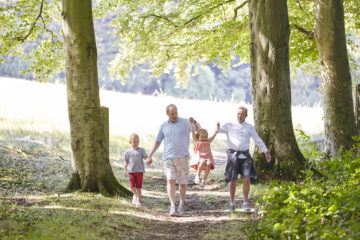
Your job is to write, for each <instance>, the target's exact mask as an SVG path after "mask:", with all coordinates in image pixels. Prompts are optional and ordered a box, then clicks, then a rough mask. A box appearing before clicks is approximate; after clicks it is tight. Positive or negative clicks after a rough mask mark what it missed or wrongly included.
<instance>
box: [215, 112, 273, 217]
mask: <svg viewBox="0 0 360 240" xmlns="http://www.w3.org/2000/svg"><path fill="white" fill-rule="evenodd" d="M246 117H247V108H245V107H239V108H238V112H237V122H228V123H225V124H224V125H222V126H220V129H219V133H225V134H226V135H227V145H228V149H227V150H226V153H227V157H228V159H227V163H226V167H225V182H226V183H229V191H230V208H229V211H230V212H234V211H235V192H236V186H237V183H238V175H239V174H241V177H242V184H243V192H244V202H243V204H242V206H241V208H242V209H244V210H249V209H250V207H249V202H248V196H249V191H250V179H251V178H256V171H255V167H254V164H253V159H252V158H251V156H250V153H249V147H250V138H253V139H254V141H255V143H256V145H257V146H258V147H259V148H260V150H261V152H263V153H265V156H266V160H267V162H270V161H271V156H270V153H269V151H268V149H267V147H266V146H265V144H264V142H263V141H262V140H261V138H260V137H259V135H258V134H257V132H256V130H255V128H254V126H252V125H251V124H249V123H247V122H245V118H246Z"/></svg>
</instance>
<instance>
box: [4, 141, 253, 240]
mask: <svg viewBox="0 0 360 240" xmlns="http://www.w3.org/2000/svg"><path fill="white" fill-rule="evenodd" d="M0 146H1V148H0V160H1V161H0V179H1V181H0V190H1V191H0V193H1V198H0V200H1V202H0V223H1V221H3V223H2V224H3V225H2V226H3V227H4V226H5V228H4V229H5V230H4V232H3V233H1V232H0V238H1V236H2V235H1V234H3V235H4V236H7V237H9V236H13V237H14V238H15V237H18V236H29V238H30V239H37V238H42V239H217V240H219V239H247V237H246V236H247V235H246V233H245V231H244V230H245V229H246V228H248V227H249V226H250V225H251V223H252V222H253V220H254V219H256V215H255V214H248V213H242V212H240V211H236V212H235V213H232V214H231V213H229V212H228V204H229V193H228V189H227V186H226V185H225V183H224V180H223V172H224V167H225V156H224V154H223V153H221V152H220V153H217V152H215V151H214V157H215V160H216V164H217V165H216V168H215V170H214V171H211V173H210V175H209V179H208V183H207V184H206V185H205V186H200V185H197V184H194V182H193V180H194V177H195V171H194V170H191V171H190V182H189V185H188V191H187V197H186V210H187V211H186V214H185V215H183V216H176V217H170V216H169V200H168V196H167V194H166V179H165V176H164V173H163V170H162V164H163V163H162V161H161V160H160V159H159V160H158V161H156V162H154V164H153V165H151V166H149V167H147V170H146V171H147V172H146V174H145V178H144V185H143V199H142V204H143V207H142V208H136V207H134V206H133V205H132V204H131V203H130V200H124V199H118V198H106V197H103V196H101V195H99V194H94V193H66V194H65V193H63V192H62V189H63V187H64V186H65V184H66V183H67V181H68V179H69V176H68V173H69V163H68V161H65V160H64V159H63V158H62V157H61V155H58V153H51V152H49V153H45V151H39V152H38V153H37V152H32V153H30V150H28V149H27V148H26V149H25V150H26V151H25V150H22V149H20V148H13V147H11V146H10V145H9V146H8V145H5V144H0ZM46 149H47V148H46ZM46 149H45V150H46ZM113 169H114V172H115V175H116V176H118V177H119V180H120V182H121V183H122V184H124V185H125V186H126V184H128V179H127V178H125V177H123V176H122V168H121V166H119V165H116V162H114V167H113ZM239 189H240V188H239ZM176 196H177V198H176V199H177V201H176V202H177V203H178V202H179V196H178V193H177V195H176ZM241 197H242V193H241V190H240V191H239V192H238V194H237V199H236V200H237V204H238V206H239V205H240V203H241V201H242V199H241ZM1 216H2V218H1ZM14 226H15V227H14ZM48 226H56V227H55V230H54V228H50V230H49V227H48ZM61 226H63V229H62V228H61ZM60 234H62V235H61V236H62V237H60V238H58V236H59V235H60ZM84 234H88V235H84ZM46 236H47V237H46ZM10 239H11V237H10ZM24 239H27V237H24Z"/></svg>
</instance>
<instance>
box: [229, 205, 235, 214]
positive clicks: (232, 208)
mask: <svg viewBox="0 0 360 240" xmlns="http://www.w3.org/2000/svg"><path fill="white" fill-rule="evenodd" d="M229 212H231V213H233V212H235V204H231V203H230V206H229Z"/></svg>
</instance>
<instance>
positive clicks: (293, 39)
mask: <svg viewBox="0 0 360 240" xmlns="http://www.w3.org/2000/svg"><path fill="white" fill-rule="evenodd" d="M343 6H344V20H345V28H346V29H345V32H346V33H347V39H346V40H347V47H348V57H349V62H350V70H351V74H352V77H353V80H354V81H355V82H358V81H359V80H360V78H359V76H360V75H359V74H360V73H359V63H358V56H357V53H358V52H359V44H358V40H356V38H358V37H359V36H360V35H359V33H360V32H359V30H360V11H359V9H360V8H359V7H360V2H359V1H353V0H345V1H343ZM288 9H289V23H290V26H291V36H290V63H291V67H292V69H293V70H294V73H296V72H297V71H298V70H300V69H301V68H302V69H305V70H306V71H308V72H311V73H312V74H317V75H319V74H320V72H319V71H320V69H319V62H318V59H319V52H318V50H317V46H316V41H315V38H316V37H317V36H316V33H315V14H316V11H315V1H302V0H290V1H288Z"/></svg>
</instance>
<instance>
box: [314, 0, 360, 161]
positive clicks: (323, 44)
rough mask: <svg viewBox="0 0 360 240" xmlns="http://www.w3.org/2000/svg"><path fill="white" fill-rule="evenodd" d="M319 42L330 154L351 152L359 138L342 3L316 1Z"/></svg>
mask: <svg viewBox="0 0 360 240" xmlns="http://www.w3.org/2000/svg"><path fill="white" fill-rule="evenodd" d="M315 4H316V8H315V9H316V12H315V18H316V22H315V39H316V42H317V46H318V50H319V57H320V67H321V80H322V90H323V91H322V92H323V105H324V122H325V136H326V152H327V153H331V154H334V155H338V153H339V150H340V149H349V148H350V147H351V146H352V144H353V140H352V136H355V135H357V131H356V123H355V116H354V106H353V99H352V82H351V74H350V67H349V61H348V55H347V48H346V38H345V24H344V9H343V1H342V0H326V1H325V0H316V2H315Z"/></svg>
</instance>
